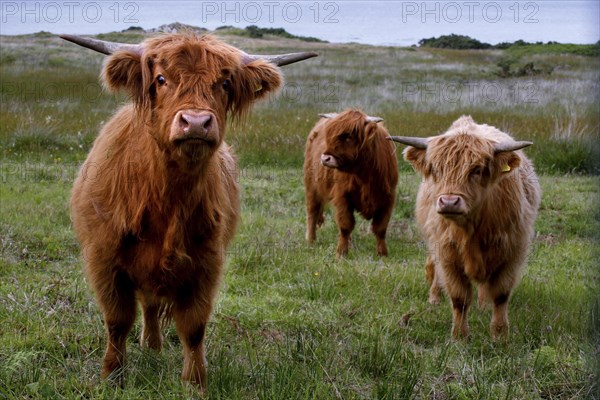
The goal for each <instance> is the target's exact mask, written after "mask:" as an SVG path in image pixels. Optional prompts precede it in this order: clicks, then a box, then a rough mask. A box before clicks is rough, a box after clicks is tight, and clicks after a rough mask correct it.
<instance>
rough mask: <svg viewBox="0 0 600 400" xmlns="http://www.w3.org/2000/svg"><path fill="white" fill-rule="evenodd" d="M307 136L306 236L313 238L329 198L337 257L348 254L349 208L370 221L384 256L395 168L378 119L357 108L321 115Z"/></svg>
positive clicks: (351, 225) (351, 224)
mask: <svg viewBox="0 0 600 400" xmlns="http://www.w3.org/2000/svg"><path fill="white" fill-rule="evenodd" d="M321 116H322V117H324V118H322V119H321V120H320V121H319V122H317V124H316V125H315V127H314V128H313V129H312V131H311V132H310V134H309V135H308V140H307V141H306V150H305V153H304V187H305V196H306V218H307V221H306V239H307V240H308V241H309V242H310V243H312V242H314V241H315V239H316V228H317V226H320V225H321V224H322V223H323V210H324V207H325V205H326V204H327V203H328V202H331V203H333V205H334V206H335V211H336V212H335V221H336V223H337V225H338V230H339V237H338V246H337V255H338V256H343V255H345V254H347V253H348V247H349V245H350V241H351V236H350V235H351V233H352V230H353V229H354V224H355V220H354V210H356V211H358V212H359V213H360V214H362V216H363V217H365V218H366V219H368V220H369V219H372V220H373V222H372V225H371V227H372V230H373V233H374V234H375V237H376V238H377V254H378V255H380V256H385V255H387V253H388V251H387V246H386V244H385V234H386V231H387V226H388V222H389V221H390V217H391V215H392V211H393V208H394V203H395V201H396V192H395V190H396V185H397V183H398V171H397V161H396V154H395V149H394V146H393V144H392V143H390V142H389V141H388V140H387V138H389V134H388V132H387V130H386V129H385V128H384V127H383V125H382V124H380V123H378V122H381V121H382V119H381V118H374V117H369V116H367V115H366V114H364V113H363V112H361V111H359V110H352V109H350V110H346V111H344V112H343V113H341V114H339V115H338V114H322V115H321Z"/></svg>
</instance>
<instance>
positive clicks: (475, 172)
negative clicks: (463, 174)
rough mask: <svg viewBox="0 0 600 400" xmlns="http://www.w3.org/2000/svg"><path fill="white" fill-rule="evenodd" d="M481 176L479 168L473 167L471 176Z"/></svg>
mask: <svg viewBox="0 0 600 400" xmlns="http://www.w3.org/2000/svg"><path fill="white" fill-rule="evenodd" d="M479 175H481V167H475V168H473V169H472V170H471V176H479Z"/></svg>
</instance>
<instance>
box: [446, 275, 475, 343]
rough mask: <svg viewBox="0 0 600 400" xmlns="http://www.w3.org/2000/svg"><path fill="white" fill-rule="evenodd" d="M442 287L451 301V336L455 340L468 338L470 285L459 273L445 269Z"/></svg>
mask: <svg viewBox="0 0 600 400" xmlns="http://www.w3.org/2000/svg"><path fill="white" fill-rule="evenodd" d="M444 272H445V275H446V276H445V284H444V287H445V289H446V292H447V293H448V296H449V297H450V300H451V301H452V336H453V337H454V338H455V339H459V338H460V337H467V336H469V322H468V311H469V307H470V305H471V298H472V293H471V283H470V282H469V278H468V277H467V276H466V275H465V274H463V273H462V272H461V271H459V270H457V269H455V268H453V267H449V268H445V270H444Z"/></svg>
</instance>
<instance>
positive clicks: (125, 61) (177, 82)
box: [63, 33, 315, 389]
mask: <svg viewBox="0 0 600 400" xmlns="http://www.w3.org/2000/svg"><path fill="white" fill-rule="evenodd" d="M63 38H65V39H67V40H70V41H73V42H75V43H78V44H80V45H82V46H85V47H89V48H92V49H94V50H96V51H99V52H102V53H104V54H110V56H109V57H108V58H107V59H106V61H105V63H104V67H103V71H102V79H103V81H104V84H105V86H106V87H107V88H108V89H109V90H112V91H116V90H123V91H125V92H127V93H128V94H129V95H130V97H131V102H130V103H129V104H126V105H124V106H123V107H122V108H121V109H120V110H119V111H118V112H117V113H116V115H114V116H113V117H112V118H111V119H110V121H108V122H107V123H106V125H105V126H104V127H103V128H102V130H101V132H100V135H99V136H98V138H97V139H96V141H95V143H94V145H93V147H92V149H91V151H90V153H89V155H88V157H87V159H86V161H85V162H84V164H83V166H82V168H81V171H80V174H79V176H78V177H77V180H76V181H75V185H74V188H73V193H72V198H71V216H72V222H73V228H74V230H75V233H76V235H77V238H78V240H79V242H80V244H81V247H82V250H83V253H84V259H85V260H84V261H85V264H86V273H87V277H88V280H89V282H90V285H91V287H92V289H93V290H94V292H95V295H96V299H97V301H98V304H99V306H100V309H101V311H102V314H103V317H104V324H105V328H106V335H107V345H106V353H105V355H104V362H103V366H102V376H103V377H114V376H115V375H120V374H118V373H117V371H118V370H120V368H121V367H122V366H123V364H124V361H125V342H126V337H127V334H128V332H129V331H130V329H131V328H132V325H133V323H134V320H135V318H136V303H137V302H139V303H140V304H141V308H142V315H143V328H142V332H141V343H142V344H143V345H146V346H148V347H150V348H153V349H160V348H161V346H162V341H163V338H162V336H161V333H160V325H161V323H160V321H161V318H166V320H170V319H173V320H174V321H175V324H176V328H177V333H178V336H179V338H180V340H181V342H182V344H183V350H184V366H183V373H182V378H183V380H184V381H189V382H192V383H196V384H198V385H200V388H201V389H203V388H205V387H206V362H205V355H204V334H205V329H206V324H207V322H208V320H209V316H210V314H211V312H212V309H213V303H214V300H215V296H216V293H217V290H218V286H219V282H220V279H221V275H222V270H223V263H224V261H225V252H226V248H227V245H228V243H229V242H230V241H231V239H232V237H233V235H234V232H235V229H236V224H237V221H238V217H239V214H240V205H239V188H238V184H237V181H236V162H235V159H234V156H233V155H232V152H231V150H230V148H229V146H228V145H227V144H225V142H224V141H223V138H224V136H225V127H226V119H227V117H228V116H230V117H234V118H240V117H243V116H244V115H245V114H246V113H247V112H248V110H249V109H250V107H251V105H252V103H253V102H254V101H255V100H258V99H260V98H263V97H265V96H266V95H267V94H268V93H272V92H273V91H275V90H276V89H277V88H279V87H280V85H281V83H282V77H281V72H280V70H279V68H277V65H285V64H288V63H290V62H295V61H300V60H302V59H305V58H308V57H311V56H314V55H315V54H313V53H304V54H300V53H296V54H292V55H285V56H272V57H271V58H270V59H266V58H265V56H252V55H249V54H246V53H244V52H242V51H240V50H238V49H236V48H234V47H231V46H229V45H227V44H225V43H223V42H221V41H220V40H218V39H216V38H215V37H212V36H209V35H206V36H196V35H194V34H191V33H186V34H172V35H163V36H159V37H156V38H152V39H148V40H146V41H144V42H143V43H142V44H141V45H123V44H115V43H110V42H103V41H97V40H93V39H86V38H81V37H74V36H66V35H65V36H63ZM91 171H93V173H90V172H91ZM163 321H164V320H163Z"/></svg>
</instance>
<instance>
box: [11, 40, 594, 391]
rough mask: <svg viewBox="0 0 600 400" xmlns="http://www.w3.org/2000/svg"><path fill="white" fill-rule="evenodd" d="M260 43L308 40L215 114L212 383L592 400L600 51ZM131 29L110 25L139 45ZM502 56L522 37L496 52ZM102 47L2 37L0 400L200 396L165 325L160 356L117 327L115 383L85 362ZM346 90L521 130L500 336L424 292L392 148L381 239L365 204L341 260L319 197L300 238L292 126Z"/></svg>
mask: <svg viewBox="0 0 600 400" xmlns="http://www.w3.org/2000/svg"><path fill="white" fill-rule="evenodd" d="M233 33H235V32H228V31H227V30H223V31H220V32H219V35H220V36H222V37H223V39H224V40H226V41H227V42H228V43H230V44H233V45H235V46H237V47H239V48H241V49H244V50H246V51H248V52H254V53H258V54H261V53H263V54H268V53H276V52H289V51H298V50H314V51H317V52H318V53H319V55H320V56H319V57H318V58H316V59H311V60H309V61H305V62H303V63H300V64H295V65H291V66H287V67H284V68H283V72H284V74H285V77H286V86H285V87H284V88H283V89H282V90H281V91H280V93H279V94H278V95H277V96H274V97H273V98H271V99H269V100H268V101H265V102H263V103H261V104H259V105H257V107H256V108H255V110H254V112H253V113H252V114H251V115H250V117H249V118H248V119H247V120H246V121H242V122H240V123H237V124H231V125H230V126H229V127H228V132H227V141H228V142H229V143H230V144H232V146H233V147H234V149H235V151H236V153H237V155H238V157H239V161H240V178H239V180H240V185H241V187H242V223H241V226H240V228H239V230H238V233H237V235H236V238H235V240H234V243H233V244H232V246H231V247H230V249H229V251H228V253H229V254H228V261H227V272H226V276H225V278H224V280H223V283H222V288H221V291H220V294H219V299H218V302H217V306H216V308H215V310H214V313H213V318H212V321H211V323H210V324H209V327H208V331H207V358H208V363H209V372H208V374H209V386H208V390H207V393H206V395H205V398H207V399H440V400H441V399H598V398H600V392H599V390H600V386H599V381H598V374H597V371H598V370H599V367H600V364H599V362H598V355H599V354H598V353H599V351H600V328H599V327H600V318H599V312H600V291H599V289H600V287H599V286H600V285H599V283H600V276H599V274H598V268H597V263H598V259H599V257H598V256H599V252H598V239H599V214H598V200H599V194H600V185H599V184H600V179H599V176H598V175H599V173H600V168H599V163H598V160H599V157H598V155H599V154H600V152H599V150H598V143H600V140H599V139H600V137H599V136H600V134H599V129H600V116H599V109H598V107H599V106H598V104H599V102H598V100H599V99H598V93H599V92H600V91H599V89H600V83H599V82H600V79H599V78H600V72H599V71H600V69H599V66H600V65H599V64H600V60H599V59H598V57H588V56H581V55H574V54H562V53H555V52H550V53H544V52H541V51H539V49H536V51H534V52H531V53H524V54H519V55H518V62H519V63H529V62H532V63H534V64H535V65H536V66H538V67H539V68H541V69H542V70H545V71H551V72H549V73H544V74H539V75H535V76H524V77H509V78H501V77H499V75H498V72H499V70H500V68H499V67H498V63H499V62H500V61H501V60H502V59H503V57H506V56H507V53H506V52H505V51H504V50H447V49H426V48H398V47H373V46H366V45H359V44H328V43H317V42H304V41H299V40H295V39H284V38H279V37H278V38H276V37H272V36H269V35H265V37H263V38H260V39H253V38H248V37H244V36H239V35H235V34H233ZM143 37H144V34H143V33H140V32H128V33H116V34H113V35H111V36H110V39H111V40H119V41H129V42H137V41H139V40H140V39H142V38H143ZM510 56H511V57H515V55H514V54H511V55H510ZM102 60H103V57H102V56H101V55H98V54H95V53H93V52H92V51H90V50H84V49H80V48H78V47H76V46H75V45H72V44H69V43H66V42H65V43H63V42H62V41H61V40H60V39H59V38H57V37H55V36H53V35H49V34H44V33H40V34H37V35H28V36H19V37H7V36H3V37H1V38H0V121H1V122H0V144H1V146H0V151H1V157H2V158H1V163H0V241H1V246H2V249H1V253H0V256H1V257H0V398H6V399H114V398H120V399H180V398H194V397H197V396H196V395H194V392H193V391H190V389H189V388H188V387H186V386H184V385H183V384H181V382H180V379H179V376H180V373H181V364H182V351H181V345H180V343H179V340H178V338H177V335H176V333H175V329H174V327H173V326H171V327H169V329H168V330H167V331H166V340H165V346H164V348H163V351H162V352H161V353H156V352H153V351H150V350H145V349H141V348H140V347H139V345H138V343H137V342H138V337H139V333H140V324H139V319H138V322H137V323H136V325H135V327H134V329H133V331H132V333H131V335H130V337H129V340H128V356H129V359H128V364H127V367H126V368H125V372H124V373H125V374H126V380H125V386H124V388H116V387H113V386H112V385H111V384H109V383H107V382H104V381H102V380H101V379H100V378H99V376H98V374H99V370H100V363H101V359H102V353H103V349H104V330H103V326H102V316H101V314H100V312H99V310H98V308H97V306H96V305H95V302H94V299H93V294H92V293H91V292H90V290H89V288H88V285H87V282H86V281H85V279H84V276H83V273H82V262H81V259H80V256H79V249H78V245H77V243H76V241H75V239H74V237H73V233H72V231H71V228H70V220H69V211H68V199H69V195H70V188H71V186H72V182H73V180H74V178H75V176H76V174H77V170H78V167H79V165H80V164H81V163H82V161H83V160H84V158H85V156H86V154H87V151H88V150H89V148H90V146H91V145H92V143H93V140H94V138H95V137H96V135H97V132H98V129H99V127H100V126H101V125H102V123H104V122H106V121H107V120H108V118H110V116H111V114H112V113H113V112H114V110H115V109H116V108H117V107H118V105H119V104H121V103H123V102H124V101H125V100H126V98H125V97H123V96H120V95H117V96H114V95H110V94H106V93H104V92H103V91H102V87H101V84H100V83H99V80H98V76H99V73H100V70H101V65H102ZM346 107H359V108H362V109H364V110H365V111H367V112H368V113H370V114H371V115H377V116H380V117H382V118H384V119H385V124H386V126H387V127H388V129H389V130H390V132H391V133H392V134H397V135H410V136H429V135H435V134H438V133H441V132H443V131H444V130H445V129H447V128H448V127H449V125H450V124H451V122H452V121H454V120H455V119H456V118H458V117H459V116H460V115H462V114H470V115H472V116H473V118H474V119H475V120H476V121H477V122H480V123H487V124H490V125H495V126H497V127H499V128H500V129H502V130H504V131H507V132H510V133H511V134H512V135H513V136H514V137H515V138H517V139H519V140H532V141H533V142H534V145H533V146H532V147H530V148H527V150H526V153H527V154H528V156H530V158H531V159H532V160H533V162H534V164H535V165H536V169H537V171H538V173H539V178H540V183H541V186H542V190H543V198H542V205H541V209H540V214H539V217H538V220H537V222H536V227H535V231H536V235H535V237H534V238H533V242H532V246H531V252H530V256H529V262H528V265H527V268H526V270H525V273H524V276H523V279H522V281H521V284H520V285H519V286H518V287H517V289H516V291H515V293H514V296H513V298H512V299H511V302H510V311H509V316H510V321H511V336H510V341H509V342H508V343H506V344H503V343H497V342H494V341H492V340H491V338H490V337H489V332H488V324H489V320H490V317H491V315H490V314H491V313H490V311H486V310H479V309H477V307H474V308H473V309H472V311H471V313H470V325H471V338H470V339H469V340H466V341H458V342H457V341H453V340H452V339H451V338H450V326H451V312H450V307H449V305H448V302H447V300H445V301H444V302H442V305H440V306H437V307H433V306H430V305H429V304H427V302H426V300H427V291H428V287H427V284H426V282H425V278H424V261H425V257H426V255H427V250H426V248H425V247H424V244H423V242H422V241H421V240H420V238H419V234H418V229H417V227H416V225H415V221H414V216H413V208H414V201H415V196H416V191H417V187H418V184H419V181H420V178H419V177H418V176H417V175H416V174H415V173H414V172H413V171H412V170H411V168H410V166H409V165H408V164H407V163H406V162H404V161H403V160H402V157H401V151H402V146H399V147H398V160H399V168H400V182H399V185H398V189H397V193H398V201H397V204H396V207H395V211H394V215H393V218H392V222H391V226H390V228H389V233H388V247H389V250H390V255H389V257H386V258H378V257H376V256H375V241H374V239H373V237H372V235H371V234H370V233H369V224H368V223H367V222H365V221H364V220H361V219H360V218H357V222H358V224H357V227H356V229H355V232H354V235H353V243H354V247H353V248H352V249H351V251H350V254H349V256H348V257H346V258H345V259H341V260H336V258H335V256H334V253H335V245H336V234H337V233H336V227H335V224H334V223H333V221H332V216H331V210H329V212H328V213H327V215H326V222H325V225H324V226H323V227H322V228H321V230H319V231H318V232H317V235H318V240H317V243H316V245H314V246H309V245H307V244H306V243H305V241H304V229H305V228H304V223H305V215H304V190H303V184H302V160H303V151H304V142H305V138H306V135H307V134H308V132H309V130H310V128H311V127H312V125H313V124H314V123H315V122H316V120H317V118H318V117H317V114H318V113H323V112H335V111H341V110H343V109H345V108H346Z"/></svg>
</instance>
